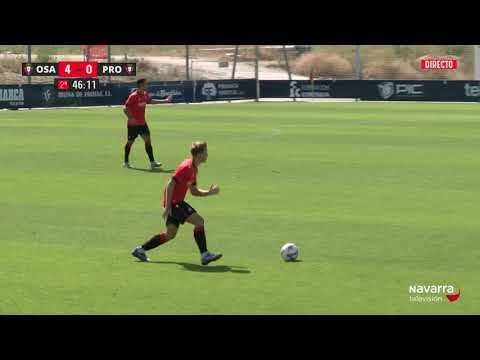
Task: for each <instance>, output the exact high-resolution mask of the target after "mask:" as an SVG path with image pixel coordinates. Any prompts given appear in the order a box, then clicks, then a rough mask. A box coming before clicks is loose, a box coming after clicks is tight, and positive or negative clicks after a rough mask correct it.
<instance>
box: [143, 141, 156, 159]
mask: <svg viewBox="0 0 480 360" xmlns="http://www.w3.org/2000/svg"><path fill="white" fill-rule="evenodd" d="M145 151H146V152H147V155H148V158H149V159H150V162H152V161H155V159H154V158H153V149H152V145H151V144H145Z"/></svg>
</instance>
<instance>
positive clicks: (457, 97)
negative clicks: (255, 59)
mask: <svg viewBox="0 0 480 360" xmlns="http://www.w3.org/2000/svg"><path fill="white" fill-rule="evenodd" d="M135 86H136V83H115V84H103V85H102V86H101V88H100V89H98V90H96V91H85V92H70V91H57V90H55V88H54V86H53V85H52V84H25V85H0V108H11V109H18V108H44V107H69V106H105V105H121V104H124V102H125V100H126V98H127V97H128V95H129V94H130V92H131V91H132V90H133V89H134V88H135ZM149 92H150V94H151V96H152V97H153V98H165V97H167V96H169V95H172V96H173V101H174V102H182V103H185V102H187V103H190V102H204V101H227V100H228V101H231V100H251V99H258V98H259V97H261V98H267V99H268V98H288V99H297V98H350V99H351V98H354V99H360V100H377V101H385V100H388V101H458V102H478V101H479V100H480V81H463V80H453V81H447V80H429V81H422V80H400V81H382V80H321V81H314V82H311V81H308V80H260V81H256V79H238V80H190V81H177V82H175V81H169V82H152V83H150V85H149Z"/></svg>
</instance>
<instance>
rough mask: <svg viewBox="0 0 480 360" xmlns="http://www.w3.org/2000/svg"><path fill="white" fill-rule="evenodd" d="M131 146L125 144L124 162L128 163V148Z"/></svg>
mask: <svg viewBox="0 0 480 360" xmlns="http://www.w3.org/2000/svg"><path fill="white" fill-rule="evenodd" d="M131 148H132V145H128V144H126V145H125V162H126V163H128V156H129V155H130V149H131Z"/></svg>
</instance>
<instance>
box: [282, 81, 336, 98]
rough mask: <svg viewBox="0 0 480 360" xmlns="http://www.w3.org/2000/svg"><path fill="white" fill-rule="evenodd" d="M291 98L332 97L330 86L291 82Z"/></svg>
mask: <svg viewBox="0 0 480 360" xmlns="http://www.w3.org/2000/svg"><path fill="white" fill-rule="evenodd" d="M290 97H320V98H324V97H330V85H326V84H321V83H319V84H312V83H308V84H307V83H304V84H299V83H298V81H290Z"/></svg>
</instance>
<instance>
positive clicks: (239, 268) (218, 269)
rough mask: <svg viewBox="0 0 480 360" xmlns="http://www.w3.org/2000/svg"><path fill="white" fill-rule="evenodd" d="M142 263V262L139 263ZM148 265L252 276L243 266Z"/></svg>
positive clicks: (169, 262) (178, 263)
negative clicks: (176, 266) (174, 266)
mask: <svg viewBox="0 0 480 360" xmlns="http://www.w3.org/2000/svg"><path fill="white" fill-rule="evenodd" d="M139 262H140V261H139ZM148 263H153V264H175V265H180V266H183V269H184V270H187V271H195V272H209V273H225V272H231V273H234V274H250V270H248V269H247V268H245V267H243V266H228V265H206V266H203V265H198V264H191V263H185V262H175V261H149V262H148Z"/></svg>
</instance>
